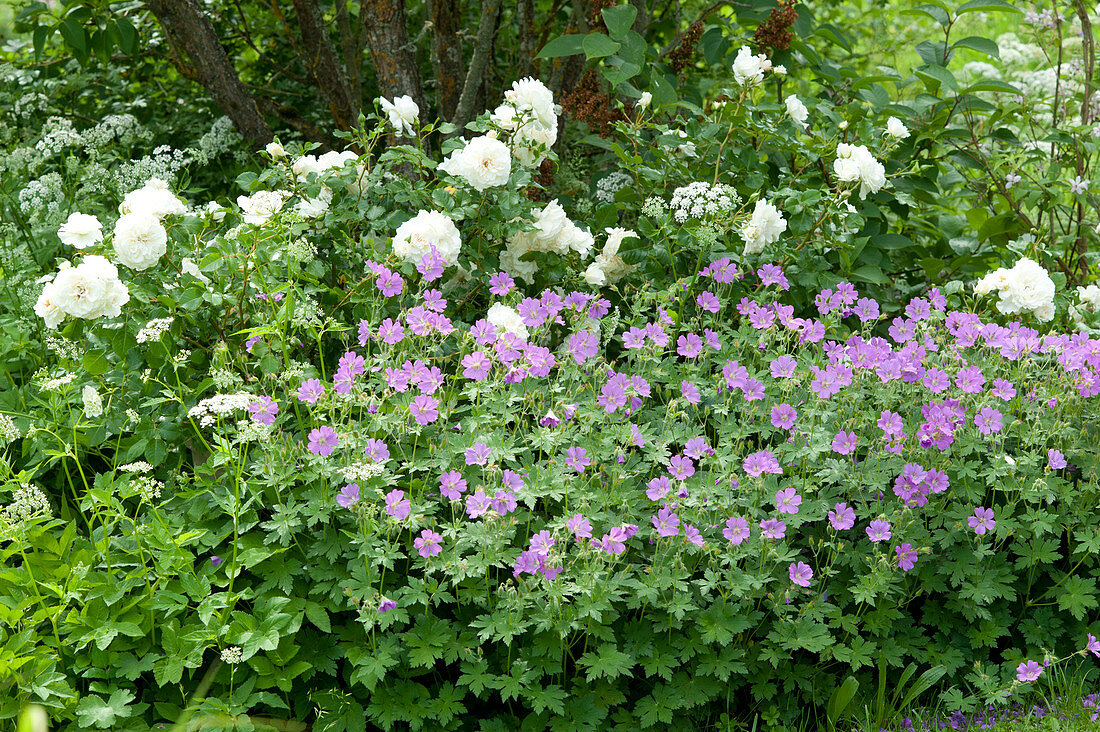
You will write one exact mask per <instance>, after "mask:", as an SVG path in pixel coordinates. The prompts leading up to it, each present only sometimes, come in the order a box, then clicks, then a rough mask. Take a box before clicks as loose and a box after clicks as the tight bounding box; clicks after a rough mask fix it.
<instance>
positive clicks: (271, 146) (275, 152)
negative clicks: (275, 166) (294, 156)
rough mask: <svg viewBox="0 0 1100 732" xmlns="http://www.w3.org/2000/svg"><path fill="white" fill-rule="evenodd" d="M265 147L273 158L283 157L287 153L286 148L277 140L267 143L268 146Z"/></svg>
mask: <svg viewBox="0 0 1100 732" xmlns="http://www.w3.org/2000/svg"><path fill="white" fill-rule="evenodd" d="M264 149H265V150H267V154H268V155H270V156H271V157H273V158H281V157H283V156H284V155H286V150H284V149H283V146H282V145H280V144H279V143H277V142H269V143H267V147H265V148H264Z"/></svg>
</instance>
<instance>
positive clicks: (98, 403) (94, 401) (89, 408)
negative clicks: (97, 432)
mask: <svg viewBox="0 0 1100 732" xmlns="http://www.w3.org/2000/svg"><path fill="white" fill-rule="evenodd" d="M80 398H81V401H83V402H84V416H85V417H87V418H88V419H95V418H96V417H101V416H103V398H102V397H101V396H100V395H99V390H98V389H96V388H95V387H94V386H92V385H91V384H88V385H87V386H85V387H84V390H83V391H82V392H81V393H80Z"/></svg>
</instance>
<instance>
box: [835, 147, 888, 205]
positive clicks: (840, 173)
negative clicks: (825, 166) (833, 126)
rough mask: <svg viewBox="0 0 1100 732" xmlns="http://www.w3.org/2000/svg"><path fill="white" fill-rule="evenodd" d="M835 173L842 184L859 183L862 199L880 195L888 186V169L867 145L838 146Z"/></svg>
mask: <svg viewBox="0 0 1100 732" xmlns="http://www.w3.org/2000/svg"><path fill="white" fill-rule="evenodd" d="M833 172H834V173H835V174H836V177H837V180H839V181H840V182H842V183H856V182H858V183H859V197H860V198H867V194H868V193H878V191H879V189H881V188H882V187H883V186H884V185H886V168H884V167H882V163H880V162H879V161H877V160H875V156H874V155H872V154H871V151H870V150H868V149H867V146H866V145H849V144H847V143H844V142H842V143H840V144H839V145H837V146H836V161H834V162H833Z"/></svg>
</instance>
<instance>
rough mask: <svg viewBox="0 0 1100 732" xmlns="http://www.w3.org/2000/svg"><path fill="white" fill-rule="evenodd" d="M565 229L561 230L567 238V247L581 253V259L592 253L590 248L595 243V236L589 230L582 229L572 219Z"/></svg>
mask: <svg viewBox="0 0 1100 732" xmlns="http://www.w3.org/2000/svg"><path fill="white" fill-rule="evenodd" d="M567 229H568V230H567V231H566V232H563V236H565V237H566V238H567V239H568V241H569V248H570V249H572V250H573V251H574V252H576V253H577V254H579V255H581V258H582V259H587V258H588V255H590V254H591V253H592V248H593V247H594V246H595V245H596V237H594V236H592V232H591V231H589V230H588V229H582V228H581V227H579V226H577V225H576V224H574V223H573V222H572V221H570V222H569V226H568V227H567Z"/></svg>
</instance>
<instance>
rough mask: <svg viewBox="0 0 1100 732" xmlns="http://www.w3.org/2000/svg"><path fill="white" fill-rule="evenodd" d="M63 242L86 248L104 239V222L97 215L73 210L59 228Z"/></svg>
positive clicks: (58, 234)
mask: <svg viewBox="0 0 1100 732" xmlns="http://www.w3.org/2000/svg"><path fill="white" fill-rule="evenodd" d="M57 236H58V238H59V239H61V242H62V243H63V244H68V245H69V246H71V247H76V248H77V249H84V248H85V247H90V246H92V245H93V244H98V243H99V242H101V241H103V224H101V223H99V219H97V218H96V217H95V216H89V215H88V214H82V213H80V212H73V213H71V214H69V218H68V220H66V221H65V223H63V224H62V225H61V227H60V228H59V229H58V230H57Z"/></svg>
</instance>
